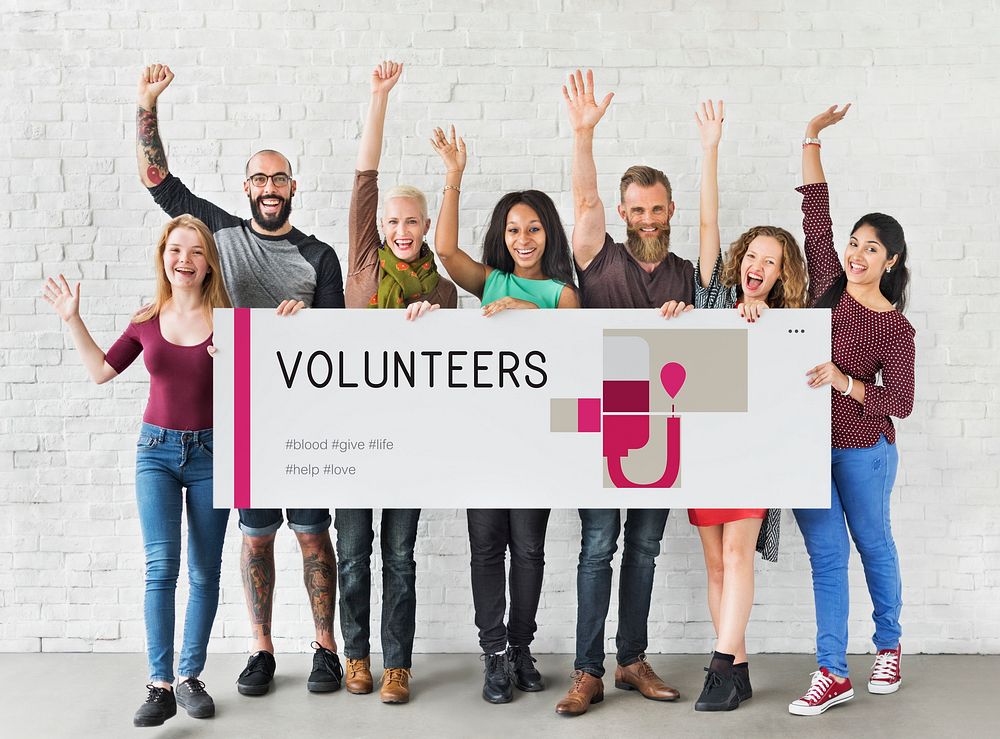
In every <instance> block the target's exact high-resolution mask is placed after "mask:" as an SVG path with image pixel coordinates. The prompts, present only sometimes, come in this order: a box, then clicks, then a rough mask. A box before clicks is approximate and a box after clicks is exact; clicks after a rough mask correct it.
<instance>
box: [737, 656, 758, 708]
mask: <svg viewBox="0 0 1000 739" xmlns="http://www.w3.org/2000/svg"><path fill="white" fill-rule="evenodd" d="M733 682H734V683H736V692H737V693H738V694H739V696H740V703H742V702H743V701H748V700H750V699H751V698H753V688H751V687H750V665H749V664H748V663H747V662H741V663H740V664H738V665H733Z"/></svg>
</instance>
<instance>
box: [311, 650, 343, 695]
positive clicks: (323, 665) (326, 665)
mask: <svg viewBox="0 0 1000 739" xmlns="http://www.w3.org/2000/svg"><path fill="white" fill-rule="evenodd" d="M311 646H312V648H313V649H315V650H316V653H315V654H313V669H312V672H311V673H309V681H308V682H307V683H306V687H307V688H308V689H309V692H310V693H332V692H333V691H335V690H340V684H341V683H342V682H343V681H344V668H343V666H341V664H340V657H338V656H337V653H336V652H331V651H330V650H329V649H327V648H326V647H323V646H320V645H319V643H318V642H313V643H312V645H311Z"/></svg>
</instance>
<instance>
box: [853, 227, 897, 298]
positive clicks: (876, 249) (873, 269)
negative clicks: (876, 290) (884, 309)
mask: <svg viewBox="0 0 1000 739" xmlns="http://www.w3.org/2000/svg"><path fill="white" fill-rule="evenodd" d="M897 259H898V257H895V256H893V257H892V258H889V251H888V249H886V248H885V245H884V244H883V243H882V242H881V241H879V238H878V232H877V231H876V230H875V228H873V227H872V226H870V225H868V224H867V223H866V224H863V225H861V226H859V227H858V229H857V230H856V231H855V232H854V233H852V234H851V240H850V241H848V242H847V249H846V250H845V251H844V272H846V273H847V281H848V282H850V283H853V284H855V285H864V286H868V285H872V284H874V285H878V284H879V283H880V282H881V280H882V275H883V274H885V270H886V268H887V267H892V266H893V265H894V264H895V263H896V261H897Z"/></svg>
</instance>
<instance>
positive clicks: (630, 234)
mask: <svg viewBox="0 0 1000 739" xmlns="http://www.w3.org/2000/svg"><path fill="white" fill-rule="evenodd" d="M625 233H626V239H625V248H626V249H628V251H629V253H630V254H631V255H632V256H633V257H635V258H636V259H637V260H638V261H640V262H646V263H647V264H653V263H656V262H662V261H663V260H664V259H666V258H667V255H668V254H669V253H670V224H669V223H667V224H665V225H663V226H661V227H660V230H659V232H658V233H657V234H656V235H655V236H652V237H648V236H643V235H642V234H641V233H640V232H639V231H638V230H636V229H634V228H632V227H631V226H628V227H627V228H626V229H625Z"/></svg>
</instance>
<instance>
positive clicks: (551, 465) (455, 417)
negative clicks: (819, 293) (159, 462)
mask: <svg viewBox="0 0 1000 739" xmlns="http://www.w3.org/2000/svg"><path fill="white" fill-rule="evenodd" d="M215 345H216V347H217V350H218V351H217V353H216V355H215V502H216V505H217V506H220V507H231V506H235V507H240V508H243V507H255V508H278V507H280V508H286V507H294V508H303V507H310V508H338V507H339V508H351V507H364V508H379V507H387V508H391V507H407V508H494V507H503V508H578V507H582V508H626V507H639V508H656V507H671V508H673V507H678V508H688V507H715V508H731V507H782V508H785V507H825V506H828V505H829V502H830V392H831V391H830V388H829V387H828V386H827V387H824V388H821V389H816V390H813V389H810V388H809V387H808V386H807V384H806V371H807V370H808V369H809V368H811V367H813V366H815V365H817V364H820V363H821V362H825V361H828V360H829V358H830V312H829V311H826V310H772V311H768V312H767V313H766V314H765V315H764V316H763V318H762V319H761V320H760V321H758V322H757V323H755V324H752V325H748V324H747V323H746V322H744V321H743V320H742V319H740V318H739V316H738V315H737V313H736V311H735V310H730V311H713V310H703V311H693V312H691V313H687V314H685V315H683V316H681V317H680V318H677V319H674V320H671V321H665V320H664V319H663V318H661V317H660V316H659V314H658V313H657V312H656V311H654V310H560V311H556V310H551V311H526V310H511V311H507V312H504V313H501V314H499V315H497V316H493V317H490V318H484V317H483V316H482V315H480V313H479V311H476V310H440V311H437V312H434V313H431V314H429V315H427V316H425V317H424V318H421V319H420V320H418V321H415V322H408V321H406V320H404V318H403V314H402V312H401V311H380V310H306V311H302V312H301V313H299V314H298V315H296V316H291V317H278V316H276V315H274V312H273V311H269V310H252V311H251V310H248V309H236V310H217V311H216V314H215Z"/></svg>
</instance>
